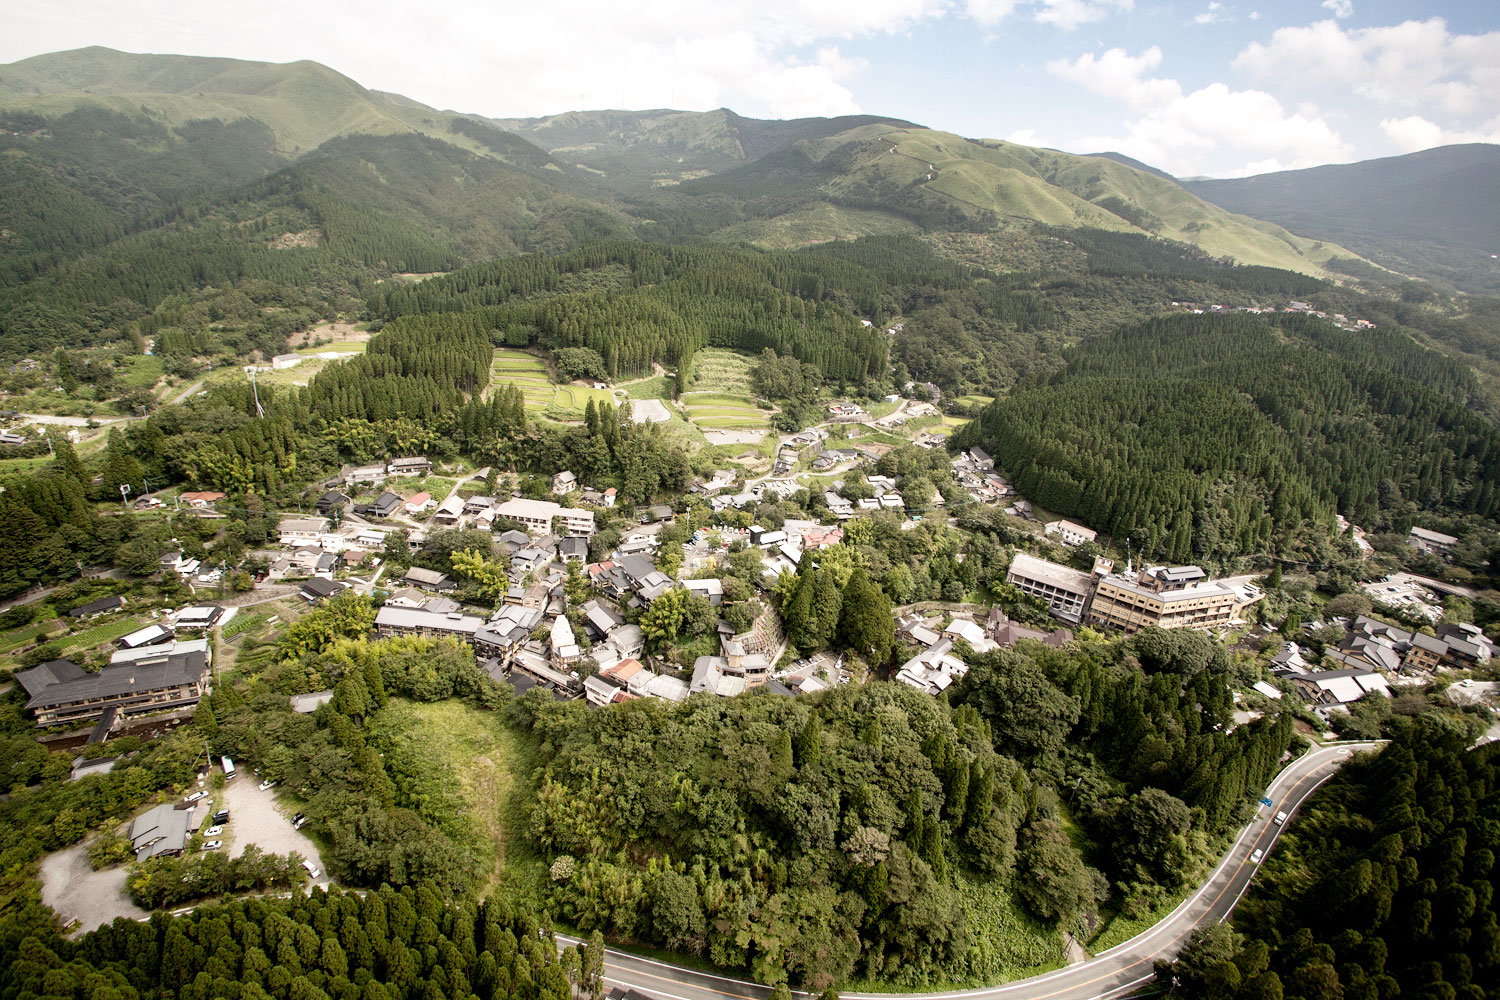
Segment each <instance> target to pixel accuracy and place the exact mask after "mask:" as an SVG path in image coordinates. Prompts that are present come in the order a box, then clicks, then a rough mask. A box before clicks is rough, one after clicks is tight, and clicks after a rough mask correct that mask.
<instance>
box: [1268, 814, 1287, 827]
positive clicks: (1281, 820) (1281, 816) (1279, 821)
mask: <svg viewBox="0 0 1500 1000" xmlns="http://www.w3.org/2000/svg"><path fill="white" fill-rule="evenodd" d="M1271 822H1272V823H1275V824H1276V825H1277V826H1280V825H1281V824H1283V823H1285V822H1286V813H1284V812H1279V813H1277V814H1276V818H1275V819H1273V820H1272V821H1271Z"/></svg>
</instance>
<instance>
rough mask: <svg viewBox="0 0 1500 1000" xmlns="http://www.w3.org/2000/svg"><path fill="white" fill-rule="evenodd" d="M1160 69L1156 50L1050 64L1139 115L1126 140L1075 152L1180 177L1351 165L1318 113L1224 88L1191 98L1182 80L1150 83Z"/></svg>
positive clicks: (1084, 144)
mask: <svg viewBox="0 0 1500 1000" xmlns="http://www.w3.org/2000/svg"><path fill="white" fill-rule="evenodd" d="M1161 61H1162V54H1161V50H1160V49H1158V48H1156V47H1154V46H1153V47H1152V48H1149V49H1147V50H1145V51H1144V52H1142V53H1140V54H1139V55H1136V56H1131V55H1129V54H1128V53H1127V52H1125V50H1124V49H1110V50H1108V51H1106V52H1104V53H1103V54H1102V55H1099V56H1095V55H1094V54H1093V53H1086V54H1084V55H1082V56H1079V57H1078V58H1077V59H1074V60H1072V61H1068V60H1065V59H1059V60H1053V61H1051V62H1049V63H1048V64H1047V69H1048V71H1049V72H1051V73H1052V74H1053V75H1055V76H1058V77H1061V78H1063V79H1065V80H1070V81H1072V82H1073V83H1076V84H1078V85H1079V86H1081V87H1083V88H1085V89H1087V90H1089V91H1092V92H1093V93H1096V94H1100V95H1102V96H1105V97H1110V98H1113V99H1115V100H1118V101H1120V102H1122V103H1124V104H1126V105H1127V106H1129V107H1130V109H1131V110H1132V112H1133V113H1134V116H1133V117H1132V118H1131V119H1130V120H1128V121H1126V122H1125V125H1124V127H1125V132H1124V134H1123V135H1118V136H1113V137H1104V136H1090V137H1085V138H1080V139H1077V140H1075V141H1074V142H1073V143H1072V144H1071V145H1072V146H1073V147H1074V148H1088V149H1100V148H1111V149H1116V150H1118V151H1120V152H1123V153H1126V154H1128V155H1130V156H1134V157H1136V158H1137V159H1140V160H1144V161H1145V162H1147V163H1151V164H1155V165H1157V166H1160V167H1162V168H1164V169H1166V170H1168V171H1170V172H1172V173H1175V174H1178V175H1179V176H1192V175H1195V174H1199V173H1203V172H1205V170H1206V169H1208V168H1209V167H1210V166H1217V165H1219V164H1222V163H1224V162H1229V161H1230V160H1231V158H1237V157H1248V158H1252V159H1247V160H1245V161H1244V162H1245V163H1247V167H1245V168H1242V170H1243V169H1249V167H1248V164H1250V163H1256V164H1261V163H1267V162H1271V161H1272V160H1274V161H1275V162H1277V163H1282V162H1283V161H1285V162H1286V163H1287V164H1289V165H1291V166H1310V165H1312V164H1315V163H1328V162H1330V161H1337V160H1345V159H1348V158H1349V155H1350V153H1351V152H1352V150H1351V148H1350V146H1349V145H1348V144H1347V143H1346V142H1345V141H1344V140H1343V139H1342V138H1341V137H1340V136H1339V134H1338V133H1337V132H1336V131H1334V129H1333V128H1332V127H1331V126H1329V124H1328V123H1327V122H1326V121H1324V120H1323V119H1322V117H1320V116H1319V115H1318V114H1317V113H1316V111H1315V110H1314V109H1302V110H1299V111H1297V112H1296V113H1291V114H1289V113H1288V112H1287V111H1286V109H1285V108H1284V107H1282V105H1281V102H1280V101H1278V100H1277V99H1276V98H1275V97H1273V96H1271V95H1270V94H1268V93H1265V92H1264V91H1259V90H1231V89H1230V88H1229V87H1227V86H1226V85H1224V84H1222V83H1212V84H1209V85H1208V86H1206V87H1201V88H1199V89H1197V90H1194V91H1192V92H1190V93H1189V92H1185V91H1184V90H1183V88H1182V86H1181V84H1179V83H1178V82H1177V81H1176V80H1172V79H1163V78H1156V77H1151V76H1149V75H1148V73H1149V72H1150V71H1152V70H1155V69H1156V68H1157V67H1159V66H1160V65H1161ZM1216 172H1219V173H1222V172H1223V171H1222V169H1219V170H1218V171H1216Z"/></svg>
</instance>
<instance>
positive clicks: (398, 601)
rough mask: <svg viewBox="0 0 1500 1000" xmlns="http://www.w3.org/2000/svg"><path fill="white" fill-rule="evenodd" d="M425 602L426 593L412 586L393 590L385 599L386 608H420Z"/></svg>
mask: <svg viewBox="0 0 1500 1000" xmlns="http://www.w3.org/2000/svg"><path fill="white" fill-rule="evenodd" d="M426 603H427V595H426V594H424V593H422V592H421V591H420V590H417V589H416V588H414V587H402V588H401V589H399V590H393V591H391V593H390V596H388V597H387V598H386V599H385V606H386V607H388V608H420V607H421V606H422V605H423V604H426Z"/></svg>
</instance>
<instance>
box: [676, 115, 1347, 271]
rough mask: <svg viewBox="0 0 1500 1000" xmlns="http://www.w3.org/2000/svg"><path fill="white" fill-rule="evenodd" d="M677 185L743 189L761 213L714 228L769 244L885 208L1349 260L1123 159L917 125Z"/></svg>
mask: <svg viewBox="0 0 1500 1000" xmlns="http://www.w3.org/2000/svg"><path fill="white" fill-rule="evenodd" d="M681 192H682V193H683V194H684V195H687V196H688V197H689V198H690V199H691V198H692V197H693V196H708V195H717V196H728V197H732V198H737V199H739V200H740V201H741V202H742V203H745V204H747V205H749V206H750V210H751V211H752V213H756V214H758V215H759V217H757V218H753V219H751V220H749V221H748V222H747V223H745V224H740V225H736V226H733V227H729V228H727V229H725V230H724V231H723V232H721V233H719V235H720V236H721V237H731V238H736V239H744V240H748V241H750V242H755V243H764V244H771V245H794V244H796V243H797V242H800V241H801V240H802V237H803V235H804V230H805V228H806V226H807V225H809V224H815V223H816V220H817V219H818V218H819V217H820V216H821V217H825V218H826V217H827V215H828V214H829V209H830V208H833V209H837V210H838V211H840V212H843V213H849V214H850V229H851V230H852V231H853V232H854V234H856V235H863V234H864V233H863V232H861V231H860V230H862V229H871V228H873V227H872V226H871V224H870V221H869V218H868V216H869V214H870V213H874V216H875V217H876V218H882V217H883V220H884V226H883V227H880V230H881V231H896V230H900V229H902V228H908V229H909V228H922V229H928V230H932V229H939V230H943V229H951V230H969V231H980V232H982V231H987V230H995V229H1001V228H1012V229H1013V228H1030V227H1032V226H1035V225H1037V224H1043V225H1048V226H1056V227H1062V228H1089V229H1105V230H1114V231H1120V232H1135V233H1145V234H1149V235H1152V236H1159V237H1163V238H1166V239H1171V240H1175V241H1178V242H1182V243H1190V244H1193V245H1195V246H1197V247H1199V248H1201V249H1202V250H1204V251H1205V252H1207V253H1209V254H1211V255H1213V256H1216V257H1227V258H1233V259H1234V260H1235V261H1236V262H1238V263H1244V264H1258V265H1264V266H1269V267H1280V268H1286V269H1289V270H1296V271H1301V272H1303V273H1306V274H1312V275H1316V276H1320V277H1322V276H1327V275H1328V274H1329V273H1330V269H1329V268H1328V267H1327V265H1328V263H1329V262H1330V261H1332V260H1335V259H1340V258H1348V259H1350V260H1353V259H1354V255H1353V254H1351V253H1349V252H1348V251H1346V250H1344V249H1343V248H1342V247H1339V246H1336V245H1334V244H1331V243H1321V242H1318V241H1316V240H1310V239H1304V238H1302V237H1299V236H1295V235H1293V234H1292V233H1290V232H1287V231H1286V230H1284V229H1282V228H1281V227H1279V226H1276V225H1273V224H1271V223H1266V222H1262V221H1260V220H1258V219H1252V218H1248V217H1244V216H1238V215H1234V214H1232V213H1230V212H1227V211H1225V210H1223V209H1222V208H1219V207H1218V206H1216V205H1213V204H1210V203H1208V202H1205V201H1203V200H1202V199H1200V198H1198V197H1196V196H1194V195H1193V194H1191V193H1190V192H1188V191H1187V190H1185V189H1184V188H1183V187H1182V186H1181V185H1179V184H1177V183H1176V182H1175V181H1172V180H1170V179H1166V178H1163V177H1160V176H1156V175H1154V174H1152V173H1148V172H1146V171H1143V170H1139V169H1136V168H1134V167H1131V166H1128V165H1126V164H1123V163H1117V162H1113V161H1111V160H1108V159H1102V158H1099V157H1093V156H1074V155H1072V154H1069V153H1061V152H1058V151H1056V150H1048V149H1032V148H1029V147H1026V146H1018V145H1015V144H1013V143H1007V142H1000V141H997V140H988V139H986V140H975V139H966V138H963V137H961V136H957V135H954V134H952V133H949V132H940V131H937V130H933V129H926V128H920V127H915V126H897V125H883V124H871V125H864V126H861V127H859V128H855V129H851V130H848V131H845V132H840V133H837V134H835V135H831V136H826V137H823V138H817V139H805V140H801V141H798V142H795V143H792V144H791V145H789V146H787V147H785V148H783V149H780V150H777V151H776V152H773V153H771V154H770V155H768V156H765V157H762V158H761V159H760V160H757V161H755V162H754V163H750V164H747V165H745V166H743V167H739V168H736V169H734V170H730V171H725V172H723V173H721V174H717V175H714V176H712V177H708V178H704V179H701V180H696V181H691V182H688V183H684V184H683V185H681ZM857 213H865V217H863V218H862V217H860V216H859V215H858V214H857Z"/></svg>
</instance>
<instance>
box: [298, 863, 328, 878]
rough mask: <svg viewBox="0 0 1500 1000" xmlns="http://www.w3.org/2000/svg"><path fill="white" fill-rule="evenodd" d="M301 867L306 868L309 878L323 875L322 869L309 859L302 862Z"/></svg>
mask: <svg viewBox="0 0 1500 1000" xmlns="http://www.w3.org/2000/svg"><path fill="white" fill-rule="evenodd" d="M302 867H303V868H306V869H307V874H308V876H309V877H310V878H321V877H322V876H323V871H322V869H320V868H319V867H318V866H317V865H315V864H313V863H312V862H311V861H304V862H302Z"/></svg>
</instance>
